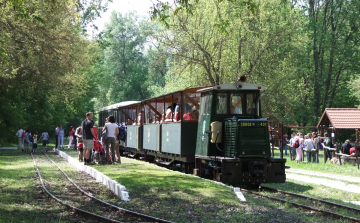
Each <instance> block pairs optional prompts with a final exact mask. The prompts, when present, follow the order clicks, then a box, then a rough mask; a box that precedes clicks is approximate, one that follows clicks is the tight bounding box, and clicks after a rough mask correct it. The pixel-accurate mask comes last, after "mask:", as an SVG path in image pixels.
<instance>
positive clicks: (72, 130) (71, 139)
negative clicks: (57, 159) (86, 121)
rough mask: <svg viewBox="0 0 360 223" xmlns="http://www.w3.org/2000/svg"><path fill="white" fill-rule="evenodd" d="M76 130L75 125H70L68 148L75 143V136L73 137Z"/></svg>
mask: <svg viewBox="0 0 360 223" xmlns="http://www.w3.org/2000/svg"><path fill="white" fill-rule="evenodd" d="M74 132H75V129H74V127H73V126H70V131H69V146H68V148H70V147H72V144H73V142H72V141H73V139H74V137H73V134H74Z"/></svg>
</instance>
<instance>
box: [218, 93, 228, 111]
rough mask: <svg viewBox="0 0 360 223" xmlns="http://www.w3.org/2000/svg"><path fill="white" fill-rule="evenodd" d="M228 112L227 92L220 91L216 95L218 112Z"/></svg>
mask: <svg viewBox="0 0 360 223" xmlns="http://www.w3.org/2000/svg"><path fill="white" fill-rule="evenodd" d="M226 113H227V94H226V93H219V94H218V95H217V97H216V114H226Z"/></svg>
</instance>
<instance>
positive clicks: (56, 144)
mask: <svg viewBox="0 0 360 223" xmlns="http://www.w3.org/2000/svg"><path fill="white" fill-rule="evenodd" d="M59 126H60V124H59V125H58V126H57V127H56V128H55V149H58V143H59V137H58V135H59Z"/></svg>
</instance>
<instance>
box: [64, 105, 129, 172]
mask: <svg viewBox="0 0 360 223" xmlns="http://www.w3.org/2000/svg"><path fill="white" fill-rule="evenodd" d="M125 134H126V129H125V126H123V125H119V124H117V123H115V117H114V116H112V115H110V116H109V117H108V118H107V119H106V122H105V124H104V127H103V129H102V135H101V138H100V140H99V137H98V134H97V128H96V126H94V122H93V113H92V112H88V113H86V119H85V120H84V121H83V122H82V123H81V125H80V126H79V127H77V128H76V130H75V129H74V128H73V127H72V126H71V127H70V131H69V135H70V137H69V140H70V142H69V147H70V145H71V144H73V145H74V150H77V151H78V158H79V162H84V164H85V165H93V164H96V163H97V164H115V163H119V164H120V163H121V157H120V150H119V149H120V144H123V143H124V142H125V139H126V137H125ZM71 142H73V143H71ZM59 148H60V147H59ZM104 148H105V150H104ZM95 161H96V162H95Z"/></svg>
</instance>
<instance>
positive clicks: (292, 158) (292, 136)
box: [289, 133, 296, 160]
mask: <svg viewBox="0 0 360 223" xmlns="http://www.w3.org/2000/svg"><path fill="white" fill-rule="evenodd" d="M294 137H295V133H293V134H291V138H290V140H289V143H290V149H291V155H292V157H291V160H295V158H296V148H295V147H293V144H294V142H295V141H294Z"/></svg>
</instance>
